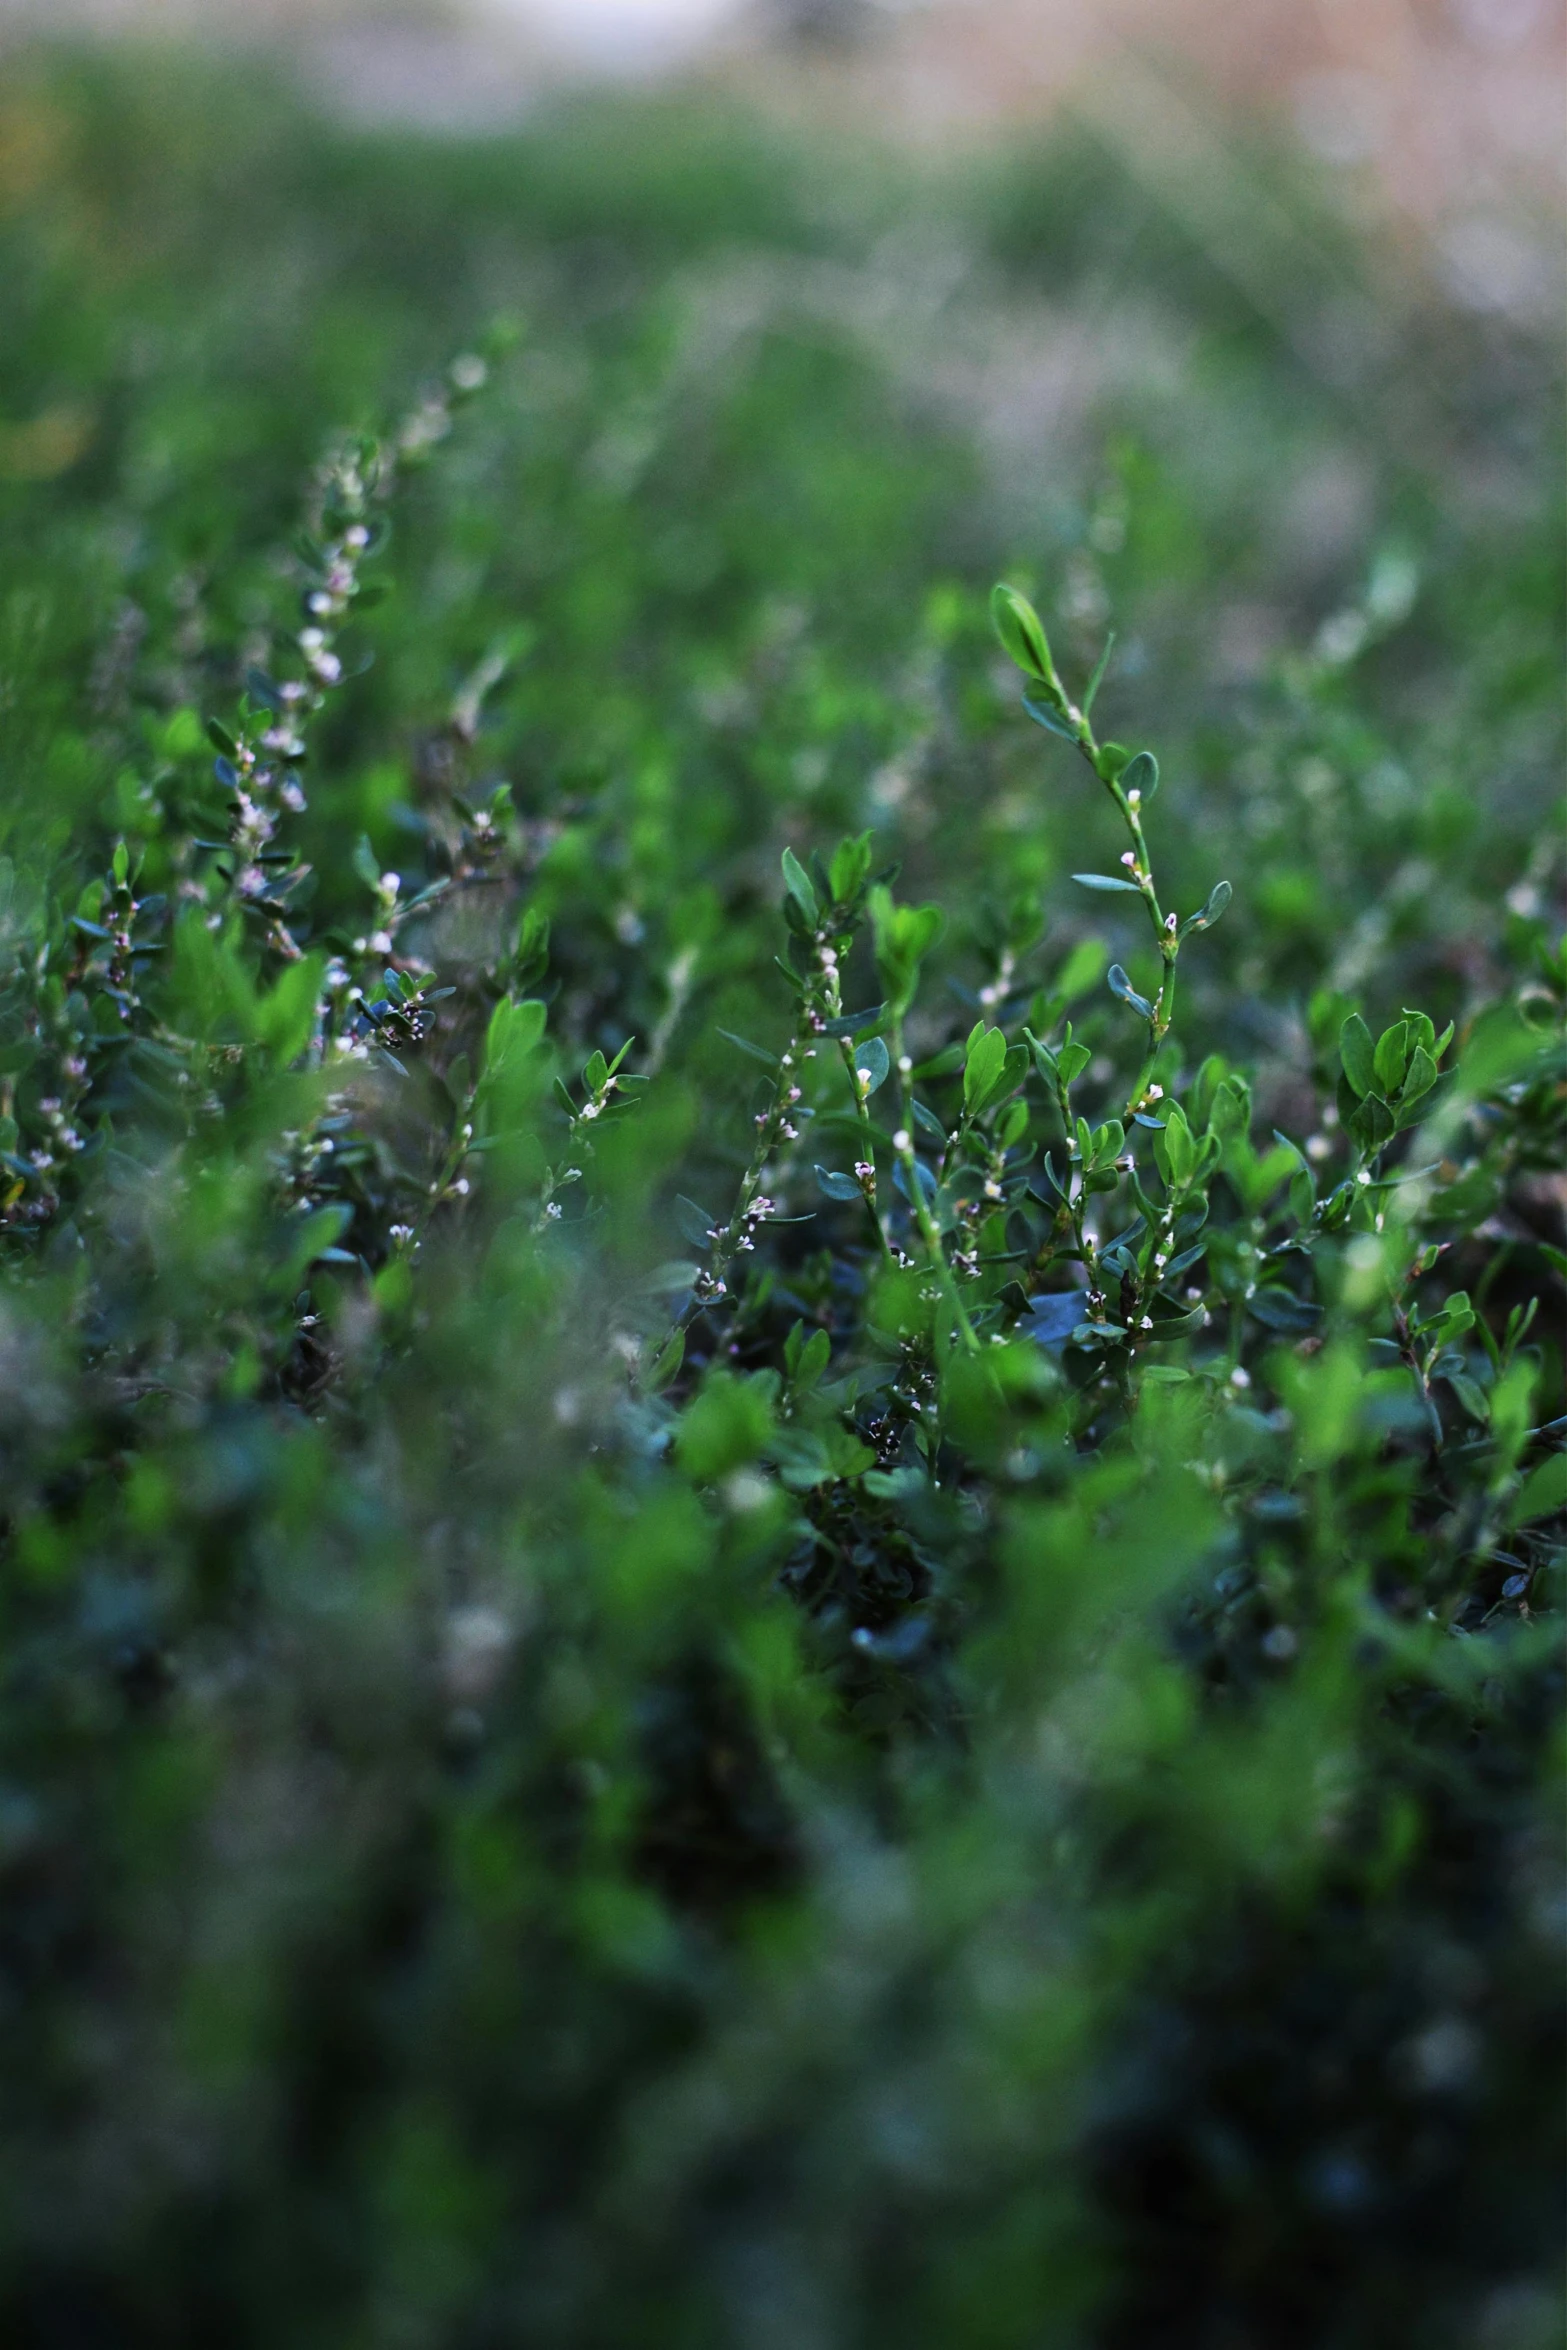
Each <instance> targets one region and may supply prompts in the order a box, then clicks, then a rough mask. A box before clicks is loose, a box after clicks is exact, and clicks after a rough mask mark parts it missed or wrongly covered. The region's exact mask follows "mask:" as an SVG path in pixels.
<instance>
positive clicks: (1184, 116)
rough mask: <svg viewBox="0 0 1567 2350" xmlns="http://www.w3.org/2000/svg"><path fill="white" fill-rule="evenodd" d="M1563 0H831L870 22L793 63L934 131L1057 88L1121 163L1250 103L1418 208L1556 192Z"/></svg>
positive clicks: (899, 122)
mask: <svg viewBox="0 0 1567 2350" xmlns="http://www.w3.org/2000/svg"><path fill="white" fill-rule="evenodd" d="M809 13H815V12H809ZM1564 13H1567V12H1564V9H1563V6H1562V0H937V4H936V5H933V6H930V7H925V8H912V9H908V10H905V11H901V12H900V13H899V14H898V15H897V16H896V17H895V18H888V17H886V16H885V15H883V14H882V12H880V11H872V10H871V9H869V8H862V9H860V10H859V11H857V12H855V11H840V12H837V14H838V16H839V21H840V22H841V23H842V24H843V26H844V28H845V29H846V30H849V29H852V26H853V24H854V19H855V16H856V15H858V18H859V20H860V21H861V23H862V24H863V25H865V27H866V28H867V31H868V32H869V29H870V27H871V26H872V25H873V23H874V21H875V18H876V16H878V15H880V16H881V21H882V24H883V26H884V27H885V30H884V31H883V33H882V35H881V37H880V38H875V37H869V38H866V39H865V40H863V41H862V42H861V43H860V44H859V45H858V48H857V51H856V50H850V49H849V48H847V47H846V46H844V45H840V46H838V47H837V49H836V51H833V50H832V48H831V46H830V44H826V43H823V44H821V45H820V46H819V48H818V53H817V55H816V57H815V59H814V60H813V61H812V62H811V64H810V65H809V66H808V67H806V68H805V69H804V79H805V82H806V84H807V85H808V87H809V90H810V94H811V99H812V102H813V103H816V104H824V105H828V106H832V107H835V108H842V107H852V108H860V107H867V106H868V107H869V108H870V109H871V119H873V120H876V121H878V122H879V123H880V124H881V126H882V127H884V128H886V129H888V130H892V131H894V132H895V133H898V134H902V135H910V134H914V135H920V136H925V137H932V138H948V137H951V136H953V135H955V134H963V133H969V134H972V133H974V132H975V131H981V132H982V131H984V130H985V129H987V128H988V127H989V126H991V125H994V124H996V123H999V122H1007V121H1013V122H1015V121H1018V120H1024V119H1029V118H1034V117H1038V116H1040V115H1043V114H1047V113H1049V112H1051V111H1052V110H1054V109H1056V108H1057V107H1060V106H1062V105H1063V104H1070V105H1071V106H1073V107H1075V108H1077V109H1079V110H1086V111H1088V112H1089V113H1090V114H1091V115H1092V116H1093V118H1094V119H1095V121H1096V122H1097V123H1098V124H1099V125H1100V127H1101V128H1102V129H1104V130H1105V131H1106V132H1107V133H1108V134H1109V135H1110V136H1111V137H1112V138H1113V139H1114V140H1115V142H1116V143H1117V144H1118V145H1120V146H1122V147H1124V148H1125V149H1126V151H1127V152H1128V155H1129V157H1131V158H1132V159H1133V160H1135V158H1136V155H1137V152H1138V151H1139V150H1140V149H1144V148H1145V147H1146V149H1147V150H1148V151H1150V152H1151V153H1152V154H1153V155H1155V156H1157V155H1158V154H1159V153H1161V152H1163V151H1165V150H1167V149H1168V148H1169V147H1170V146H1171V145H1172V144H1173V143H1178V142H1179V141H1180V140H1181V139H1182V137H1183V136H1184V135H1186V134H1188V133H1189V132H1190V130H1191V127H1192V123H1193V120H1194V118H1196V117H1199V116H1202V115H1205V114H1210V113H1212V112H1213V111H1214V110H1216V109H1217V110H1221V111H1223V112H1224V113H1227V114H1229V113H1233V112H1236V111H1247V110H1250V111H1260V112H1262V113H1263V114H1264V115H1266V116H1267V117H1268V118H1270V119H1272V120H1273V121H1278V120H1280V119H1282V120H1283V121H1284V122H1286V123H1287V124H1288V125H1289V126H1290V127H1291V129H1292V130H1293V132H1294V135H1295V136H1296V137H1297V138H1298V139H1299V141H1300V143H1301V145H1302V146H1303V148H1304V149H1305V150H1306V151H1307V152H1308V153H1310V154H1312V155H1313V156H1314V157H1315V158H1316V159H1317V160H1318V161H1320V162H1322V163H1325V164H1328V165H1330V166H1333V167H1335V168H1339V169H1343V170H1345V171H1347V172H1352V173H1358V174H1361V175H1363V176H1364V178H1365V179H1366V180H1367V181H1368V182H1369V183H1370V184H1371V185H1372V186H1374V188H1375V190H1376V192H1377V194H1378V195H1380V196H1381V197H1382V198H1383V199H1385V201H1386V203H1387V204H1388V205H1389V207H1390V208H1391V209H1392V210H1394V211H1395V212H1400V213H1403V214H1406V215H1408V216H1410V217H1412V218H1415V219H1423V220H1427V221H1429V220H1432V219H1435V218H1438V217H1441V216H1443V215H1446V214H1450V213H1451V212H1453V211H1454V210H1455V209H1459V208H1462V207H1463V206H1465V205H1469V204H1473V203H1475V202H1477V201H1496V200H1499V199H1505V200H1516V199H1517V198H1518V197H1520V196H1522V197H1523V198H1524V199H1525V200H1526V201H1535V202H1541V201H1543V202H1553V201H1555V200H1557V199H1558V198H1559V195H1560V191H1561V183H1562V170H1563V159H1564V140H1563V116H1564V96H1563V63H1564V50H1567V36H1564ZM819 21H821V22H822V23H823V24H824V25H830V23H831V21H832V13H831V12H829V15H828V16H827V17H825V18H820V19H819ZM794 71H795V72H796V73H797V74H798V73H799V72H800V71H801V69H800V68H799V67H798V66H796V67H795V68H794Z"/></svg>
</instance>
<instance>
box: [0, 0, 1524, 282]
mask: <svg viewBox="0 0 1567 2350" xmlns="http://www.w3.org/2000/svg"><path fill="white" fill-rule="evenodd" d="M1564 18H1567V0H727V5H726V0H0V33H3V32H5V31H7V30H10V31H12V32H15V31H17V30H19V29H31V30H37V29H39V28H44V29H48V30H54V31H59V30H64V29H69V28H71V27H73V26H74V27H80V26H86V27H90V28H92V29H93V30H94V31H97V32H100V33H122V32H125V31H140V30H145V29H148V28H151V29H156V30H160V31H163V32H168V33H175V34H179V35H191V34H196V35H198V36H200V35H209V36H211V35H215V36H221V37H222V38H224V39H232V38H235V37H238V38H240V39H260V40H267V39H274V40H279V41H281V42H283V43H284V44H286V45H288V46H290V47H293V48H295V49H297V50H299V52H300V53H301V55H302V57H305V56H309V55H311V54H317V53H319V54H322V55H325V56H327V57H329V59H330V63H331V71H330V73H329V74H328V76H327V79H326V84H325V87H326V89H327V92H328V94H329V95H331V94H335V95H337V96H339V97H341V98H342V99H344V100H345V101H346V102H348V103H349V105H350V106H351V107H352V108H353V110H354V111H357V112H360V113H364V112H371V113H375V112H385V113H388V114H396V113H398V112H399V111H405V110H406V111H410V112H413V113H416V114H423V115H425V116H426V117H433V118H435V119H440V120H448V121H450V122H451V123H452V124H453V125H454V126H456V125H459V124H461V123H462V122H464V121H466V120H480V119H487V120H494V119H496V118H497V116H502V115H505V114H506V113H508V112H517V111H521V110H523V109H524V108H525V107H526V106H527V104H528V103H529V102H530V101H531V100H532V99H534V98H535V97H537V96H538V95H539V94H540V93H541V92H542V91H545V90H547V89H549V88H552V87H555V86H558V84H559V82H560V81H561V79H562V78H563V77H566V78H569V77H570V76H571V75H572V74H574V73H575V74H581V73H587V72H609V73H616V72H623V73H633V74H641V73H646V72H648V71H652V70H658V69H663V70H666V71H679V72H685V73H691V72H696V73H707V74H710V75H712V76H714V77H715V78H716V79H717V80H719V81H720V82H723V83H727V84H730V85H731V86H732V85H733V84H735V83H738V84H739V85H740V86H741V87H742V88H743V89H744V90H745V92H746V94H747V95H748V96H750V97H752V98H759V99H760V100H762V101H763V102H764V103H765V104H766V105H768V106H770V107H774V108H779V109H781V110H783V111H785V112H787V113H790V114H795V115H805V116H807V117H809V118H813V119H821V118H823V117H826V118H828V119H836V120H839V121H842V122H848V123H850V124H852V125H856V126H858V127H860V128H862V129H863V130H864V131H866V132H867V133H868V135H869V136H871V137H872V138H875V139H881V140H887V141H890V142H892V143H894V144H907V143H921V144H935V145H938V146H939V145H948V144H951V143H953V142H954V141H959V142H962V141H969V140H973V139H975V138H984V137H985V136H987V135H988V134H990V133H991V132H993V131H994V130H995V129H996V128H997V127H998V126H1003V125H1015V124H1017V123H1019V122H1026V121H1029V120H1034V119H1041V118H1047V117H1049V116H1051V115H1052V114H1054V113H1056V112H1058V111H1059V110H1061V109H1062V108H1067V107H1070V108H1072V109H1074V110H1076V111H1077V112H1078V113H1079V114H1080V115H1086V116H1087V117H1088V118H1089V119H1091V120H1092V122H1093V123H1094V125H1095V127H1096V128H1097V129H1098V130H1099V131H1100V132H1101V133H1102V135H1103V136H1104V137H1105V138H1106V139H1107V140H1109V141H1110V142H1111V143H1112V144H1113V145H1114V146H1115V147H1116V148H1117V149H1118V150H1119V151H1120V152H1121V153H1122V154H1123V155H1124V157H1125V159H1126V160H1127V162H1128V163H1129V164H1130V165H1131V166H1132V167H1133V168H1134V169H1136V170H1138V171H1140V172H1142V173H1144V174H1145V175H1149V176H1152V177H1156V178H1162V179H1165V180H1168V178H1169V176H1170V173H1171V171H1172V170H1173V169H1175V168H1176V167H1177V166H1182V167H1185V166H1189V165H1190V163H1191V162H1192V160H1193V158H1194V157H1195V158H1197V159H1198V160H1199V161H1200V159H1201V157H1202V155H1203V152H1204V149H1205V144H1206V143H1207V142H1208V141H1209V140H1211V138H1212V137H1213V136H1214V128H1213V126H1214V125H1215V124H1216V123H1217V122H1219V121H1221V120H1227V121H1228V122H1229V123H1230V124H1231V125H1232V126H1233V124H1234V122H1235V119H1236V117H1237V116H1239V117H1240V118H1242V119H1243V120H1244V118H1245V117H1246V116H1248V115H1251V116H1254V117H1257V118H1258V119H1259V120H1260V121H1261V122H1262V123H1265V124H1266V125H1267V126H1268V127H1269V128H1272V129H1277V128H1278V127H1279V126H1280V125H1282V126H1283V127H1284V129H1285V131H1286V134H1287V135H1288V136H1289V137H1292V138H1293V139H1294V140H1295V141H1296V142H1298V145H1299V147H1300V149H1301V150H1302V152H1303V153H1304V154H1305V155H1306V156H1308V157H1310V158H1312V159H1313V160H1314V161H1315V162H1317V163H1318V164H1320V165H1323V166H1326V167H1328V168H1329V169H1330V170H1331V171H1333V172H1336V173H1339V174H1340V175H1342V177H1343V180H1344V183H1345V186H1346V189H1347V191H1348V192H1349V194H1350V198H1351V201H1352V202H1353V203H1354V204H1356V205H1358V206H1359V208H1360V209H1361V210H1362V212H1374V213H1378V214H1380V215H1381V216H1382V217H1383V219H1384V221H1385V222H1387V223H1389V224H1392V225H1397V224H1400V223H1403V224H1406V225H1415V226H1424V227H1430V226H1433V225H1438V224H1441V225H1444V226H1445V227H1446V228H1447V229H1448V230H1449V231H1450V232H1454V233H1456V234H1457V236H1458V243H1457V245H1456V246H1455V247H1454V254H1455V259H1454V261H1453V268H1454V269H1455V270H1456V271H1457V272H1458V273H1459V275H1460V276H1461V275H1462V274H1463V273H1464V272H1465V271H1467V272H1468V274H1469V275H1470V277H1472V278H1473V279H1474V280H1475V281H1476V286H1475V290H1476V293H1477V297H1483V295H1484V286H1483V284H1482V283H1481V281H1483V280H1484V279H1485V278H1486V277H1487V275H1488V274H1489V275H1491V276H1494V277H1496V278H1497V279H1498V282H1499V286H1500V293H1499V303H1498V306H1500V307H1503V308H1508V307H1513V308H1516V307H1518V306H1519V305H1520V304H1523V305H1525V306H1527V303H1528V301H1529V298H1530V297H1529V292H1528V289H1527V288H1526V287H1524V286H1523V285H1522V284H1517V285H1514V284H1512V283H1511V279H1510V273H1511V277H1516V276H1517V275H1518V273H1519V270H1520V268H1521V263H1520V261H1519V258H1518V255H1517V254H1516V253H1512V254H1509V252H1508V250H1507V248H1506V245H1505V241H1502V240H1499V239H1498V237H1497V236H1496V235H1494V234H1491V233H1490V232H1489V231H1487V229H1486V228H1485V227H1484V225H1483V224H1484V222H1485V221H1486V220H1487V219H1491V218H1493V217H1494V216H1497V215H1499V214H1501V213H1512V214H1517V213H1518V212H1519V211H1520V209H1521V210H1522V211H1523V212H1524V213H1526V214H1533V215H1536V216H1539V215H1541V214H1546V215H1549V214H1552V213H1558V212H1559V206H1560V199H1561V193H1562V181H1563V166H1564V153H1567V140H1564V97H1563V64H1564V58H1567V23H1564ZM1477 222H1479V223H1480V224H1481V225H1479V226H1477V225H1476V223H1477ZM1455 224H1456V226H1455ZM1545 298H1546V297H1545V296H1544V294H1543V292H1540V291H1538V290H1537V293H1536V296H1535V300H1536V302H1538V301H1539V300H1543V299H1545ZM1479 306H1482V307H1483V306H1485V304H1484V300H1483V298H1481V299H1480V300H1479Z"/></svg>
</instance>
